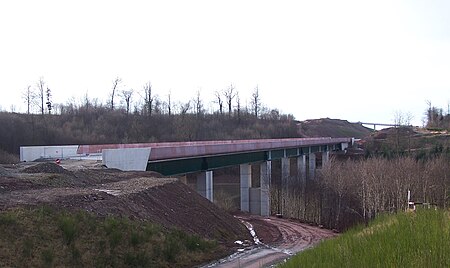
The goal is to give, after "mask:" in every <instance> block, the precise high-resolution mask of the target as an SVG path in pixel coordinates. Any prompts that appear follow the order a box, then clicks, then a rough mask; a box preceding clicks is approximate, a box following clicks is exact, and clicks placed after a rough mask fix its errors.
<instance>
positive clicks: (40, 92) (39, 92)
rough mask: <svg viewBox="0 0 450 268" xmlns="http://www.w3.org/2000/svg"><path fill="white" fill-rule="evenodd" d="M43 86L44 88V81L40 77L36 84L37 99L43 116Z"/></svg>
mask: <svg viewBox="0 0 450 268" xmlns="http://www.w3.org/2000/svg"><path fill="white" fill-rule="evenodd" d="M44 86H45V81H44V78H43V77H41V78H39V81H38V82H37V97H38V98H39V101H40V104H39V109H40V110H41V114H44V107H45V106H44V98H45V94H44Z"/></svg>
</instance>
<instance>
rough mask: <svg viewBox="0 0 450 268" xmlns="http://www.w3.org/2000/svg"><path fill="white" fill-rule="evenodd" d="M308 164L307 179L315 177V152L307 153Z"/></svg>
mask: <svg viewBox="0 0 450 268" xmlns="http://www.w3.org/2000/svg"><path fill="white" fill-rule="evenodd" d="M308 159H309V160H308V164H309V167H308V169H309V174H308V178H309V179H314V178H315V177H316V154H315V153H309V154H308Z"/></svg>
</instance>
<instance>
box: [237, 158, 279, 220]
mask: <svg viewBox="0 0 450 268" xmlns="http://www.w3.org/2000/svg"><path fill="white" fill-rule="evenodd" d="M271 177H272V162H271V161H265V162H262V163H261V164H260V178H259V180H260V187H257V188H255V187H252V166H251V164H242V165H240V191H241V211H245V212H250V213H252V214H258V215H261V216H269V215H270V180H271Z"/></svg>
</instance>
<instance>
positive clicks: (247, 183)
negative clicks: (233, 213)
mask: <svg viewBox="0 0 450 268" xmlns="http://www.w3.org/2000/svg"><path fill="white" fill-rule="evenodd" d="M239 168H240V188H241V211H245V212H250V188H251V187H252V165H250V164H242V165H240V166H239Z"/></svg>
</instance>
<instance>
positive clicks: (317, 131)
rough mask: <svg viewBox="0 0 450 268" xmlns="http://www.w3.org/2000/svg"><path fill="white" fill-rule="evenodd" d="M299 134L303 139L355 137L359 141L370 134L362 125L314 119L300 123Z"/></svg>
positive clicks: (343, 121)
mask: <svg viewBox="0 0 450 268" xmlns="http://www.w3.org/2000/svg"><path fill="white" fill-rule="evenodd" d="M298 132H299V134H300V135H301V136H302V137H310V138H314V137H332V138H340V137H353V138H357V139H361V138H364V137H366V136H368V135H370V133H372V130H371V129H368V128H366V127H364V126H362V125H361V124H356V123H350V122H348V121H346V120H339V119H330V118H322V119H312V120H305V121H301V122H299V123H298Z"/></svg>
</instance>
